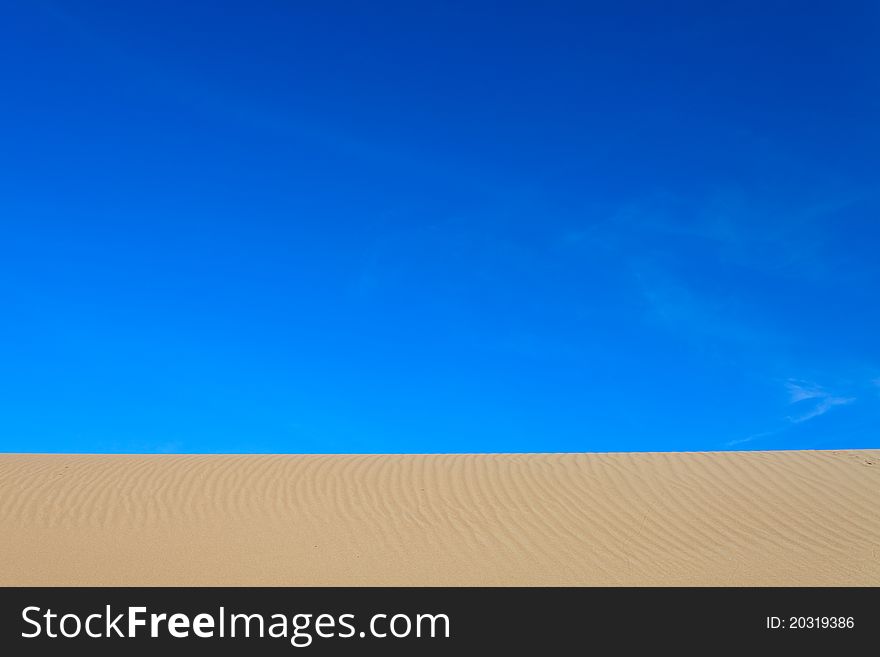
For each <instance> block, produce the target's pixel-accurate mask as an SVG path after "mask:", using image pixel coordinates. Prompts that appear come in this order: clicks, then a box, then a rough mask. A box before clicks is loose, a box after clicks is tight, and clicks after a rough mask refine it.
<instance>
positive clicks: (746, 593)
mask: <svg viewBox="0 0 880 657" xmlns="http://www.w3.org/2000/svg"><path fill="white" fill-rule="evenodd" d="M878 619H880V589H877V588H822V589H818V588H811V589H803V588H647V589H636V588H197V589H186V588H56V589H52V588H4V589H0V628H2V635H0V651H2V652H3V653H5V654H9V655H13V654H14V655H18V654H32V655H33V654H62V652H63V651H65V650H68V649H70V648H73V649H75V650H77V651H80V650H82V651H87V652H83V653H82V654H90V655H120V654H123V655H125V654H141V653H143V654H156V653H157V652H158V653H159V654H162V655H193V654H199V655H211V654H220V655H223V654H247V655H263V654H267V655H268V654H272V655H282V654H296V653H305V654H314V655H337V654H339V655H345V654H391V655H395V654H400V655H403V654H406V655H412V654H419V655H450V654H471V653H472V651H477V650H487V651H509V652H513V653H515V654H528V652H529V651H536V652H537V651H547V650H550V651H554V652H552V653H550V654H577V653H581V654H588V653H591V652H594V651H596V650H600V649H603V650H604V648H603V647H607V646H611V647H613V649H614V650H615V651H617V650H620V651H630V650H634V649H636V648H643V647H645V646H653V647H656V648H661V647H662V648H666V649H670V650H676V651H681V650H688V651H690V650H693V651H697V650H699V651H701V652H704V653H705V652H715V651H716V650H718V649H722V648H723V649H724V650H725V651H728V650H730V649H750V648H767V649H778V650H793V649H801V648H805V647H809V648H811V649H817V648H819V649H828V650H834V651H846V650H854V649H857V648H860V647H865V648H867V647H871V646H873V648H874V649H876V641H877V635H878V634H877V632H878V623H877V621H878ZM462 651H464V652H462ZM573 651H574V652H573ZM75 654H80V653H79V652H77V653H75ZM487 654H493V653H492V652H489V653H487ZM837 654H845V653H842V652H838V653H837Z"/></svg>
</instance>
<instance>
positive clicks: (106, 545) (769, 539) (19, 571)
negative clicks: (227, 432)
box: [0, 450, 880, 586]
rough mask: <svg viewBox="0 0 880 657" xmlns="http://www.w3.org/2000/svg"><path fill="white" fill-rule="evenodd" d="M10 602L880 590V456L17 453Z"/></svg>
mask: <svg viewBox="0 0 880 657" xmlns="http://www.w3.org/2000/svg"><path fill="white" fill-rule="evenodd" d="M0 584H2V585H284V586H288V585H290V586H296V585H874V586H876V585H880V450H872V451H802V452H749V453H747V452H739V453H737V452H726V453H677V454H667V453H652V454H643V453H642V454H490V455H467V454H460V455H407V456H403V455H350V456H275V455H265V456H264V455H250V456H244V455H242V456H225V455H217V456H212V455H167V456H165V455H155V456H144V455H26V454H3V455H0Z"/></svg>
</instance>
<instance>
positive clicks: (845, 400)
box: [786, 379, 855, 424]
mask: <svg viewBox="0 0 880 657" xmlns="http://www.w3.org/2000/svg"><path fill="white" fill-rule="evenodd" d="M786 387H787V388H788V393H789V403H791V404H792V405H795V406H798V407H803V406H807V407H808V408H807V409H806V410H804V411H803V412H801V413H799V414H797V415H789V416H788V418H787V419H788V421H789V422H791V423H792V424H801V423H802V422H806V421H808V420H812V419H813V418H817V417H820V416H822V415H825V413H827V412H828V411H830V410H831V409H832V408H834V407H835V406H845V405H846V404H851V403H852V402H854V401H855V397H842V396H839V395H835V394H832V393H831V392H829V391H827V390H825V389H824V388H822V387H821V386H818V385H816V384H813V383H807V382H804V381H797V380H793V379H790V380H789V381H788V382H787V383H786Z"/></svg>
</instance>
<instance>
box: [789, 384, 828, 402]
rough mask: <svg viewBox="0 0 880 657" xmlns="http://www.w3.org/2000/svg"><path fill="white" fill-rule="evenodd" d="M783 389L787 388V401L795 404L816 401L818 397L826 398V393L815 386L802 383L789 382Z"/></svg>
mask: <svg viewBox="0 0 880 657" xmlns="http://www.w3.org/2000/svg"><path fill="white" fill-rule="evenodd" d="M785 387H786V388H788V394H789V401H790V402H791V403H792V404H796V403H797V402H799V401H804V400H805V399H816V398H818V397H826V396H827V393H826V392H825V391H824V390H822V389H821V388H819V387H818V386H816V385H813V384H810V383H805V382H803V381H794V380H789V381H788V382H787V383H786V384H785Z"/></svg>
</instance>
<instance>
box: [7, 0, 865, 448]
mask: <svg viewBox="0 0 880 657" xmlns="http://www.w3.org/2000/svg"><path fill="white" fill-rule="evenodd" d="M602 5H604V6H600V5H597V6H591V5H590V4H589V3H585V2H576V3H554V2H549V3H548V2H529V3H517V2H503V3H497V4H496V3H484V2H473V1H468V2H400V3H384V2H362V3H361V2H345V3H334V2H326V1H322V2H314V3H300V2H283V1H280V0H279V1H277V2H269V1H250V2H180V1H177V0H175V1H174V2H167V1H158V2H157V1H156V0H151V1H149V2H144V1H140V0H138V1H132V0H127V1H126V2H110V1H107V2H86V1H76V2H73V1H71V2H49V1H32V0H27V1H25V0H13V1H7V2H4V3H3V4H2V8H0V71H2V79H0V82H2V91H0V121H2V148H0V158H2V160H0V161H2V176H0V226H2V232H0V308H2V316H0V320H2V321H0V373H2V374H0V451H64V452H69V451H76V452H79V451H85V452H93V451H97V452H104V451H111V452H116V451H121V452H157V451H158V452H167V451H171V452H250V451H257V452H263V451H266V452H476V451H606V450H615V451H616V450H704V449H705V450H708V449H766V448H838V447H880V432H878V429H880V347H878V345H880V339H878V337H880V304H878V299H880V292H878V290H880V216H878V210H880V184H878V177H880V155H878V154H880V120H878V117H880V82H878V81H880V75H878V71H880V5H878V3H876V2H818V3H817V2H807V3H804V2H789V3H775V2H766V1H765V2H754V3H750V2H745V3H726V4H725V3H705V2H693V3H667V2H643V3H627V2H614V3H602ZM729 5H735V6H729Z"/></svg>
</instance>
